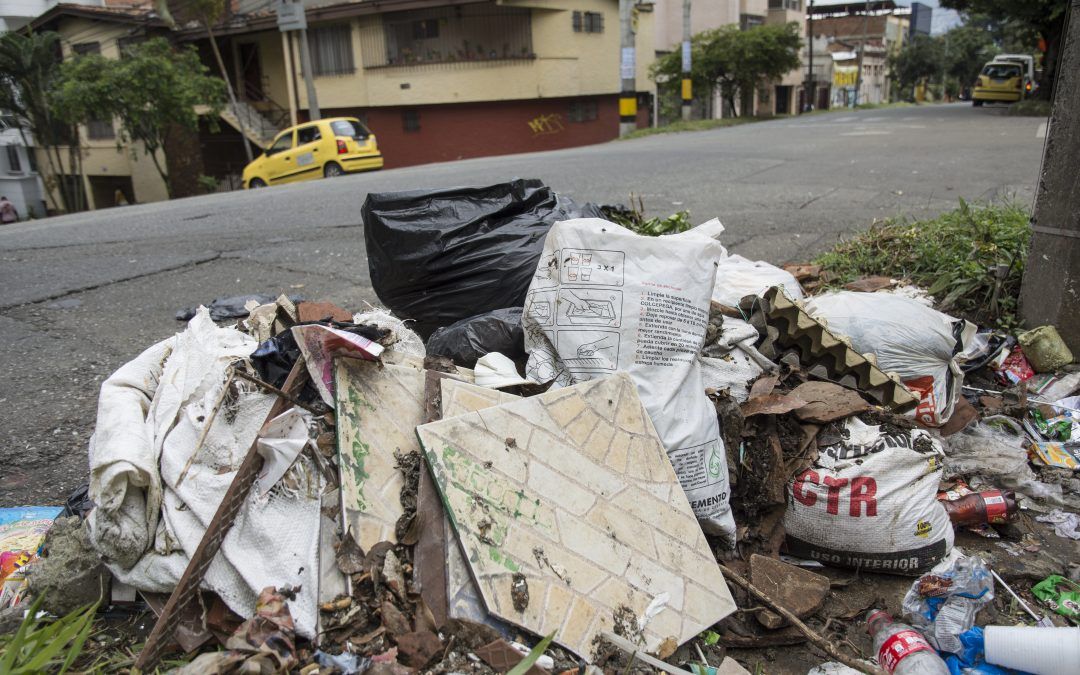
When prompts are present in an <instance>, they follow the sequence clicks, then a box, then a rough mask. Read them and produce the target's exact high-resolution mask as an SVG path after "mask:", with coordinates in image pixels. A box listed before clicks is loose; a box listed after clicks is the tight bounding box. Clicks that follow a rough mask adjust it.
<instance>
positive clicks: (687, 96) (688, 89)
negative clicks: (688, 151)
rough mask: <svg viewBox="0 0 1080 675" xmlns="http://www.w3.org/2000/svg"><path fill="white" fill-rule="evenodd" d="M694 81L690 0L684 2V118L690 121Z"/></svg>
mask: <svg viewBox="0 0 1080 675" xmlns="http://www.w3.org/2000/svg"><path fill="white" fill-rule="evenodd" d="M693 102H694V83H693V80H691V79H690V0H683V3H682V118H683V120H684V121H690V112H691V107H690V106H691V104H692V103H693Z"/></svg>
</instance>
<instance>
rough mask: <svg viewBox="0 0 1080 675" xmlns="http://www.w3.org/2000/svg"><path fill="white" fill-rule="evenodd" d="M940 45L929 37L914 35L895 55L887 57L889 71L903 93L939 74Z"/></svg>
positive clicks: (941, 57)
mask: <svg viewBox="0 0 1080 675" xmlns="http://www.w3.org/2000/svg"><path fill="white" fill-rule="evenodd" d="M943 55H944V50H943V49H942V43H941V42H940V41H939V40H937V39H936V38H932V37H930V36H929V35H916V36H915V37H913V38H912V39H911V40H909V41H908V42H907V43H905V44H904V47H903V49H901V50H900V51H899V52H897V53H896V54H893V55H890V56H889V71H890V73H891V76H892V78H893V79H894V80H896V82H897V84H898V85H899V86H900V89H901V90H902V91H904V92H905V93H908V94H910V92H911V89H912V87H914V86H915V85H916V84H917V83H918V82H920V81H922V80H926V79H929V78H931V77H935V76H937V75H940V74H941V71H942V61H943Z"/></svg>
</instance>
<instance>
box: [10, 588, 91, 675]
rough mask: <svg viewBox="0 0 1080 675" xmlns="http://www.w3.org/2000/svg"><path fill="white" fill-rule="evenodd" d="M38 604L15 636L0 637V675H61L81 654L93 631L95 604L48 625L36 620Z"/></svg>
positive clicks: (30, 611)
mask: <svg viewBox="0 0 1080 675" xmlns="http://www.w3.org/2000/svg"><path fill="white" fill-rule="evenodd" d="M41 600H42V599H41V598H38V599H37V600H36V601H35V602H34V604H32V605H31V606H30V610H29V612H28V613H27V615H26V618H25V619H23V622H22V624H20V625H19V629H18V630H17V631H15V633H14V634H12V635H5V636H0V673H5V674H10V675H23V674H26V675H29V674H31V673H44V672H55V673H60V674H61V675H62V674H63V673H65V672H66V671H67V670H68V668H70V667H71V664H72V663H74V662H75V659H77V658H78V657H79V654H80V653H81V652H82V649H83V644H84V643H85V642H86V638H88V637H89V636H90V632H91V631H92V630H93V626H94V614H95V613H96V612H97V603H94V604H93V605H89V606H87V607H84V608H82V609H78V610H75V611H74V612H72V613H71V614H68V615H67V616H64V617H62V618H60V619H57V620H56V621H52V622H49V621H45V620H42V619H39V618H38V617H37V614H38V608H39V607H40V606H41Z"/></svg>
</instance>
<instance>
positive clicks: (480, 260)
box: [362, 178, 600, 340]
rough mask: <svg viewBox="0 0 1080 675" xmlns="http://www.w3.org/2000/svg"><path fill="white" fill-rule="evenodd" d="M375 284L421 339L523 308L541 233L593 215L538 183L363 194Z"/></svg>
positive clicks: (541, 241)
mask: <svg viewBox="0 0 1080 675" xmlns="http://www.w3.org/2000/svg"><path fill="white" fill-rule="evenodd" d="M362 216H363V219H364V238H365V240H366V243H367V257H368V268H369V270H370V272H371V285H372V287H373V288H374V289H375V293H376V294H377V295H378V296H379V300H381V301H382V303H383V304H384V305H386V307H388V308H389V309H390V311H392V312H393V313H394V314H396V315H397V316H399V317H401V318H402V319H411V320H413V321H415V322H416V323H415V324H413V325H412V328H413V330H415V331H416V332H417V333H418V334H419V335H420V337H422V338H424V339H425V340H426V339H427V338H428V337H429V336H430V335H431V334H432V332H433V331H434V330H435V329H436V328H440V327H442V326H449V325H450V324H452V323H455V322H457V321H461V320H462V319H467V318H469V317H472V316H475V315H476V314H479V313H483V312H490V311H492V310H496V309H502V308H504V307H521V306H523V305H524V304H525V292H526V291H527V290H528V289H529V282H530V280H531V279H532V276H533V274H534V273H535V272H536V264H537V261H538V260H539V258H540V251H541V249H542V248H543V246H544V238H545V237H546V236H547V232H548V230H549V229H551V226H552V225H554V224H555V223H556V222H557V221H560V220H569V219H571V218H581V217H599V216H600V210H599V209H598V208H597V207H595V206H593V205H591V204H586V205H585V206H584V207H579V206H578V205H576V204H575V203H574V202H573V201H571V200H570V199H569V198H566V197H562V196H560V195H558V194H556V193H555V192H554V191H553V190H552V189H551V188H549V187H547V186H546V185H544V184H543V183H542V182H541V181H539V180H536V179H530V180H523V179H520V178H515V179H514V180H512V181H510V182H509V183H500V184H498V185H488V186H483V187H462V188H450V189H444V190H413V191H408V192H384V193H378V194H369V195H368V198H367V201H365V202H364V208H363V212H362Z"/></svg>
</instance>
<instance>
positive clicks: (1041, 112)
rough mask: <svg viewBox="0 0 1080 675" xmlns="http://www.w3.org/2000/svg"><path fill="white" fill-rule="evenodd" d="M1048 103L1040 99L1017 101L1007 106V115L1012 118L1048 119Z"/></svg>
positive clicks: (1049, 105)
mask: <svg viewBox="0 0 1080 675" xmlns="http://www.w3.org/2000/svg"><path fill="white" fill-rule="evenodd" d="M1051 106H1052V104H1051V103H1050V101H1044V100H1043V99H1041V98H1029V99H1026V100H1023V101H1017V102H1016V103H1013V104H1012V105H1011V106H1009V115H1010V116H1014V117H1050V108H1051Z"/></svg>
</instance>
